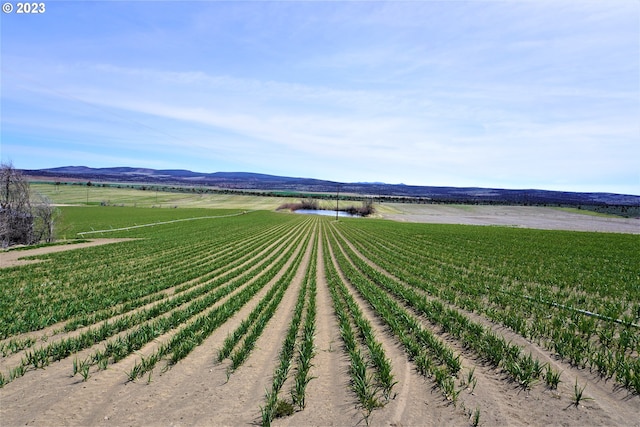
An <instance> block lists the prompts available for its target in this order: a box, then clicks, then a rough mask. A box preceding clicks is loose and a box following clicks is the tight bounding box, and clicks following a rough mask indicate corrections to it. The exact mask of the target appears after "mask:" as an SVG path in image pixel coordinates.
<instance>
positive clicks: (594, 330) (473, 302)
mask: <svg viewBox="0 0 640 427" xmlns="http://www.w3.org/2000/svg"><path fill="white" fill-rule="evenodd" d="M343 231H344V232H345V233H346V234H347V235H348V238H349V240H350V241H351V242H352V243H353V244H354V245H355V246H356V247H357V248H358V250H359V251H361V252H362V253H363V254H365V255H366V256H367V257H368V258H369V259H371V260H372V261H373V262H375V263H376V264H378V265H380V266H381V267H383V268H385V269H386V270H387V271H389V272H391V273H392V274H393V275H395V276H396V277H398V278H400V279H401V280H402V281H403V282H404V283H407V284H409V285H411V286H414V287H416V288H420V289H422V290H424V291H426V292H428V293H429V294H430V295H433V296H435V297H438V298H441V299H443V300H445V301H447V302H449V303H452V304H455V305H458V306H461V307H463V308H465V309H467V310H470V311H478V312H482V313H483V314H485V315H487V317H489V318H490V319H492V320H493V321H496V322H498V323H502V324H504V325H506V326H508V327H510V328H512V329H513V330H514V331H515V332H518V333H519V334H521V335H523V336H524V337H528V338H531V339H538V340H540V339H542V340H543V341H544V342H545V345H546V346H547V347H548V348H550V349H552V350H554V351H556V353H557V354H558V355H560V356H561V357H563V358H566V359H569V360H570V361H571V362H572V363H573V364H575V365H577V366H581V367H585V366H589V367H590V368H592V369H596V370H597V371H598V372H600V373H601V374H602V375H603V376H608V377H612V376H614V375H615V377H616V380H617V381H619V382H620V383H621V384H622V385H624V386H625V387H627V388H629V389H630V390H635V391H636V392H637V391H638V386H639V385H640V384H639V383H638V381H640V380H639V379H638V378H639V376H638V373H639V372H640V362H638V358H637V354H638V351H640V347H639V343H640V338H639V336H640V334H638V333H637V330H636V328H635V327H634V326H633V325H631V324H629V323H624V322H623V323H622V324H618V323H615V322H611V321H607V320H606V319H598V318H595V317H592V316H588V315H585V314H584V313H582V312H580V311H577V310H566V309H563V308H562V307H558V305H559V304H557V303H555V304H554V305H550V304H541V303H540V302H539V301H536V300H532V299H530V298H522V294H518V293H517V292H515V291H513V290H511V289H509V288H505V282H504V279H501V278H499V277H495V276H491V275H487V274H484V275H479V274H477V273H474V274H466V273H465V272H464V271H462V269H461V268H460V269H457V270H453V271H454V272H452V270H448V271H446V270H444V269H441V270H440V271H434V270H433V269H431V268H429V266H427V265H426V264H427V263H425V262H424V260H423V259H422V258H418V257H419V255H420V251H421V249H420V248H419V247H418V246H417V245H416V246H410V245H408V244H407V243H406V242H407V241H404V240H403V243H404V245H403V244H398V243H395V242H389V241H388V240H385V241H383V240H381V239H376V238H375V237H374V235H373V233H371V234H369V235H368V239H363V238H362V236H363V235H364V234H365V233H361V232H359V233H355V232H354V230H349V229H347V228H344V229H343ZM417 259H420V260H421V261H423V262H416V260H417ZM443 271H445V272H443ZM445 284H447V285H448V286H444V285H445ZM540 286H541V288H544V286H543V285H540ZM483 298H486V300H484V301H483ZM550 313H551V314H553V315H552V316H549V314H550Z"/></svg>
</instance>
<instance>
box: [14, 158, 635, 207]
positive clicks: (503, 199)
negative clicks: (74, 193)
mask: <svg viewBox="0 0 640 427" xmlns="http://www.w3.org/2000/svg"><path fill="white" fill-rule="evenodd" d="M22 172H23V173H24V174H25V175H27V176H30V177H40V178H43V179H48V180H75V181H77V180H86V181H94V182H117V183H139V184H163V185H198V186H210V187H215V188H219V189H229V190H258V191H270V192H273V191H289V192H300V193H335V192H336V191H337V189H338V188H339V190H340V193H343V194H345V193H349V194H357V195H362V196H373V197H385V198H415V199H419V200H418V201H423V202H428V201H430V202H436V203H447V202H449V203H496V204H497V203H500V204H525V205H526V204H560V205H574V206H575V205H609V206H631V207H638V206H640V196H634V195H625V194H615V193H598V192H594V193H579V192H568V191H550V190H536V189H522V190H508V189H499V188H478V187H441V186H438V187H434V186H416V185H405V184H385V183H381V182H358V183H342V182H336V181H326V180H319V179H312V178H292V177H284V176H276V175H266V174H260V173H251V172H214V173H201V172H192V171H189V170H183V169H164V170H157V169H148V168H132V167H113V168H91V167H87V166H63V167H56V168H50V169H37V170H23V171H22Z"/></svg>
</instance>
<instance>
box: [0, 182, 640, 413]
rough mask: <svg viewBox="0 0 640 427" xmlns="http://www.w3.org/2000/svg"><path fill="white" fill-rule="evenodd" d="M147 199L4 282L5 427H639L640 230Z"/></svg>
mask: <svg viewBox="0 0 640 427" xmlns="http://www.w3.org/2000/svg"><path fill="white" fill-rule="evenodd" d="M91 190H93V189H91ZM91 190H90V191H91ZM76 193H77V190H76ZM105 194H106V193H105ZM105 194H102V195H105ZM109 195H110V196H112V197H113V199H114V200H119V202H112V203H113V204H120V203H122V204H127V203H124V200H126V199H127V197H130V195H129V194H128V193H127V192H126V191H123V192H122V193H119V192H118V191H116V192H115V193H110V194H109ZM166 196H167V197H170V196H172V195H170V194H167V195H166ZM74 197H76V198H78V201H77V202H76V203H82V201H81V200H80V199H81V197H79V195H78V194H74V193H73V192H71V191H69V193H66V192H62V191H61V192H60V193H58V194H55V193H54V194H52V198H53V199H54V201H56V202H59V203H73V204H75V203H74V202H73V200H74ZM153 197H155V195H154V196H153ZM159 197H160V196H159ZM203 197H212V198H213V197H215V196H203ZM233 197H242V196H233ZM142 200H145V199H144V198H143V199H142ZM280 200H281V199H278V201H280ZM149 201H150V200H146V201H145V202H144V203H142V202H140V203H137V202H134V203H133V205H135V206H137V207H132V205H131V204H127V205H128V206H124V207H120V206H97V205H89V206H64V207H61V208H60V209H61V211H62V214H63V215H62V217H61V218H62V219H61V223H60V225H59V227H60V229H61V230H62V231H63V233H64V234H65V236H66V237H67V238H72V237H76V236H78V233H82V232H93V231H96V230H102V231H100V232H99V233H91V234H89V235H84V237H85V238H88V237H91V238H128V239H130V240H127V241H122V242H119V243H113V241H110V242H112V243H110V244H107V245H103V246H95V247H87V248H81V249H72V248H73V245H66V246H68V247H69V248H71V249H72V250H68V251H63V252H56V253H50V254H40V255H37V256H36V257H35V258H37V259H41V260H43V261H42V262H39V263H34V264H29V265H26V266H16V267H9V268H2V269H0V277H1V279H2V283H3V292H2V294H0V355H1V357H0V373H1V376H0V383H1V384H2V388H1V389H0V400H1V401H2V405H0V417H1V419H2V420H3V421H2V424H3V425H18V424H20V425H23V424H25V423H34V424H40V425H43V424H46V425H58V424H65V425H70V424H73V425H98V424H102V423H105V422H108V423H113V424H116V425H120V424H167V423H170V424H174V423H178V424H200V425H203V424H204V425H214V424H215V425H220V424H223V425H229V424H233V425H237V424H246V423H258V424H262V425H270V424H272V423H273V424H278V425H280V424H282V425H287V424H289V425H308V424H314V425H325V424H334V425H336V424H337V425H356V424H359V423H365V424H372V425H389V424H404V425H443V424H447V425H470V424H471V425H477V424H481V425H514V424H528V425H530V424H538V423H539V421H540V420H541V419H547V420H550V421H549V422H550V423H552V424H564V425H634V423H635V424H637V422H638V417H637V415H638V408H639V407H640V397H639V395H638V393H639V392H640V381H639V373H640V362H639V361H638V355H639V354H640V333H639V329H638V328H639V325H640V267H639V266H640V251H637V248H638V243H639V240H638V236H637V235H632V234H610V233H585V232H570V231H551V230H533V229H518V228H509V227H477V226H469V225H447V224H414V223H397V222H393V221H387V220H380V219H360V218H358V219H348V218H347V219H341V220H340V221H335V220H334V219H333V218H326V217H315V216H305V215H294V214H287V213H276V212H269V211H250V212H247V206H248V205H243V206H238V207H237V208H233V207H231V206H230V205H227V206H226V208H225V209H204V208H197V207H195V202H194V204H185V206H191V207H185V206H181V207H180V208H177V209H161V208H150V207H146V208H142V207H139V206H142V205H144V204H145V203H148V202H149ZM154 201H155V200H154ZM85 202H86V201H85ZM236 202H237V201H236ZM260 203H270V202H260ZM151 204H153V203H151ZM241 204H242V203H241ZM151 224H153V225H151ZM140 225H145V226H144V227H139V226H140ZM121 228H128V229H124V230H116V229H121ZM29 255H30V253H29V251H24V256H25V257H27V258H28V257H29ZM69 402H72V404H71V407H70V404H69ZM288 408H289V409H288ZM285 413H290V415H287V416H284V414H285Z"/></svg>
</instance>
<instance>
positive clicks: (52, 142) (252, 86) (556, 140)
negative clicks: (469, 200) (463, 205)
mask: <svg viewBox="0 0 640 427" xmlns="http://www.w3.org/2000/svg"><path fill="white" fill-rule="evenodd" d="M5 3H9V4H11V5H12V6H13V10H12V11H11V13H6V10H5V11H4V12H5V13H2V14H1V17H0V19H1V21H0V25H1V30H0V36H1V42H0V67H1V74H0V76H1V77H0V79H1V81H0V89H1V92H0V98H1V99H0V100H1V104H0V117H1V121H0V125H1V129H0V132H1V142H0V157H1V160H2V161H3V162H5V163H6V162H11V163H12V164H13V165H14V167H16V168H20V169H39V168H51V167H58V166H71V165H74V166H80V165H82V166H90V167H115V166H131V167H145V168H154V169H188V170H192V171H197V172H218V171H236V172H238V171H242V172H256V173H265V174H273V175H282V176H292V177H308V178H318V179H326V180H332V181H339V182H386V183H392V184H397V183H404V184H409V185H438V186H456V187H468V186H470V187H492V188H516V189H528V188H537V189H547V190H563V191H603V192H612V193H621V194H635V195H640V2H638V1H637V0H608V1H599V0H598V1H590V0H571V1H567V0H553V1H544V0H531V1H518V0H509V1H499V0H492V1H482V0H476V1H446V0H445V1H427V0H425V1H394V2H385V1H158V2H155V1H52V0H47V1H45V2H44V3H43V5H44V11H43V13H38V14H36V13H31V14H18V13H16V12H17V2H13V1H8V2H4V3H3V4H4V6H5V7H6V4H5Z"/></svg>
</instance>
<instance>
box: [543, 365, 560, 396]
mask: <svg viewBox="0 0 640 427" xmlns="http://www.w3.org/2000/svg"><path fill="white" fill-rule="evenodd" d="M544 380H545V383H546V384H547V387H549V388H550V389H551V390H557V389H558V384H560V382H561V381H560V372H558V371H555V370H553V368H552V367H551V365H547V369H546V371H545V374H544Z"/></svg>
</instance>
